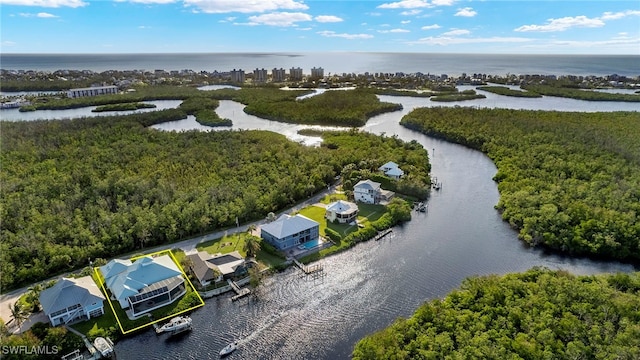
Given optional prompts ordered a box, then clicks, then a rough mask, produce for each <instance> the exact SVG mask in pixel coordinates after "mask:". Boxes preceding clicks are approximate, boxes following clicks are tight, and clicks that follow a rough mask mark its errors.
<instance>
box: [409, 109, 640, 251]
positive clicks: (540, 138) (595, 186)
mask: <svg viewBox="0 0 640 360" xmlns="http://www.w3.org/2000/svg"><path fill="white" fill-rule="evenodd" d="M402 124H403V125H404V126H407V127H409V128H412V129H416V130H418V131H421V132H424V133H426V134H429V135H432V136H436V137H440V138H444V139H447V140H450V141H454V142H457V143H461V144H464V145H467V146H470V147H472V148H475V149H478V150H481V151H483V152H485V153H487V155H488V156H489V157H491V159H492V160H493V161H494V162H495V164H496V166H497V168H498V172H497V173H496V175H495V178H494V179H495V180H496V181H497V182H498V190H499V191H500V201H499V203H498V204H497V206H496V207H497V208H498V209H499V210H500V211H501V212H502V217H503V218H504V219H505V220H506V221H508V222H509V223H510V224H511V225H512V226H513V227H515V228H518V229H519V230H520V238H521V239H523V240H524V241H525V242H527V243H529V244H531V245H534V246H535V245H544V246H547V247H549V248H552V249H557V250H560V251H566V252H569V253H572V254H588V255H596V256H604V257H609V258H618V259H629V260H633V259H635V260H637V259H640V246H639V245H640V242H639V239H640V221H639V219H638V216H639V214H640V136H638V134H640V117H638V114H637V113H633V112H617V113H563V112H551V111H524V110H504V109H470V108H428V109H427V108H421V109H416V110H414V111H412V112H411V113H409V114H407V115H406V116H405V117H404V118H403V119H402Z"/></svg>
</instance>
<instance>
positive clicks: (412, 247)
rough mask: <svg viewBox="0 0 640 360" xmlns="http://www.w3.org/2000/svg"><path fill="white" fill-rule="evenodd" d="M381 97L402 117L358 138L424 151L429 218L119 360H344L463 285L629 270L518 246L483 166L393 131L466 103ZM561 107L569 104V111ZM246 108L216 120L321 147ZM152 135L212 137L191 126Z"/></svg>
mask: <svg viewBox="0 0 640 360" xmlns="http://www.w3.org/2000/svg"><path fill="white" fill-rule="evenodd" d="M492 95H493V94H492ZM380 98H381V99H382V100H383V101H389V102H400V103H402V104H403V106H404V109H403V110H402V111H398V112H394V113H387V114H383V115H379V116H376V117H374V118H372V119H370V120H369V121H368V122H367V124H366V125H365V126H364V127H363V129H364V130H365V131H369V132H372V133H376V134H382V133H384V134H386V135H387V136H391V135H397V136H398V137H400V138H401V139H403V140H406V141H410V140H416V141H418V142H419V143H421V144H422V145H423V146H424V147H425V148H426V149H428V150H429V155H430V156H431V163H432V170H433V171H432V172H433V176H435V177H437V179H438V182H442V184H443V187H442V189H441V190H440V191H438V192H433V193H432V196H431V198H430V199H429V203H428V212H427V213H415V212H414V213H413V219H412V221H410V222H409V223H407V224H404V225H403V226H400V227H396V228H394V232H393V233H392V234H391V235H390V236H387V237H385V238H384V239H382V240H380V241H369V242H365V243H361V244H358V245H357V246H355V247H354V248H352V249H350V250H349V251H346V252H342V253H339V254H337V255H334V256H331V257H328V258H326V259H323V260H321V261H320V262H321V263H322V264H323V266H324V276H322V277H319V278H312V277H304V276H301V274H300V271H299V270H296V269H294V268H290V269H288V270H286V271H284V272H282V273H278V274H275V275H273V276H271V277H269V278H267V279H266V280H265V281H264V282H263V286H261V288H260V289H259V291H258V293H257V295H256V296H255V297H249V298H246V299H244V300H241V301H238V302H232V301H231V299H230V295H223V296H220V297H218V298H213V299H209V300H207V302H206V305H205V306H204V307H202V308H200V309H198V310H197V311H195V312H194V313H193V314H192V315H191V316H192V318H193V322H194V323H193V328H194V330H193V331H192V332H190V333H187V334H185V335H184V336H182V337H178V338H166V337H165V336H157V335H156V334H155V332H154V331H153V330H152V329H150V330H147V331H145V332H143V333H141V334H138V335H136V336H132V337H129V338H126V339H124V340H122V341H120V342H119V343H118V344H117V345H116V353H117V355H118V358H120V359H137V358H145V359H208V358H218V352H219V351H220V349H222V348H223V347H224V346H225V345H226V344H227V343H229V342H231V341H233V340H235V339H240V346H239V348H238V350H237V351H236V352H235V353H233V354H232V355H231V356H229V358H230V359H287V360H289V359H347V358H349V357H350V354H351V351H352V350H353V346H354V345H355V343H356V342H357V341H358V340H359V339H360V338H362V337H363V336H365V335H367V334H370V333H372V332H375V331H377V330H380V329H382V328H384V327H386V326H388V325H389V324H391V323H392V322H393V321H394V320H395V319H397V318H398V317H407V316H410V315H411V314H412V313H413V312H414V311H415V310H416V308H417V307H418V306H420V304H421V303H423V302H425V301H428V300H430V299H434V298H440V297H443V296H444V295H446V294H447V293H448V292H450V291H451V290H453V289H454V288H456V287H458V286H459V285H460V283H461V281H462V280H463V279H464V278H466V277H469V276H474V275H486V274H504V273H508V272H519V271H525V270H527V269H529V268H531V267H534V266H545V267H548V268H551V269H565V270H568V271H570V272H572V273H575V274H594V273H601V272H616V271H633V270H634V268H633V267H632V266H630V265H625V264H621V263H617V262H600V261H593V260H589V259H582V258H572V257H564V256H559V255H556V254H548V253H545V252H543V251H541V250H538V249H531V248H528V247H526V246H524V245H523V244H522V243H521V242H520V241H519V240H518V239H517V233H516V232H515V231H514V230H513V229H511V228H510V227H509V226H508V224H507V223H505V222H503V221H502V220H501V217H500V215H499V214H498V213H497V211H496V210H495V209H494V205H495V204H496V203H497V202H498V191H497V187H496V184H495V183H494V182H493V181H492V177H493V175H494V174H495V172H496V168H495V166H494V164H493V163H492V162H491V161H490V160H489V158H487V157H486V156H485V155H484V154H482V153H480V152H478V151H474V150H471V149H468V148H465V147H463V146H459V145H456V144H452V143H448V142H444V141H440V140H437V139H433V138H429V137H427V136H424V135H422V134H419V133H417V132H414V131H411V130H408V129H405V128H403V127H401V126H400V125H399V121H400V119H401V117H402V116H403V115H405V114H406V113H408V112H409V111H411V110H412V109H413V108H415V107H418V106H433V105H445V106H455V105H467V103H465V104H455V103H452V104H436V103H433V102H430V101H429V99H422V98H409V97H388V96H381V97H380ZM492 98H493V97H491V98H489V97H488V98H487V99H485V100H491V99H492ZM502 98H505V99H500V97H499V96H498V95H496V98H495V99H496V100H493V102H492V103H491V104H493V105H486V104H489V102H488V101H485V102H483V103H482V104H485V105H483V106H491V107H503V106H500V105H499V104H498V105H496V103H505V104H516V105H512V106H504V107H510V108H514V107H515V108H520V107H518V106H525V105H523V104H525V103H526V106H534V108H536V109H547V110H551V109H553V110H567V111H574V110H575V111H595V110H593V109H597V110H598V111H617V110H623V108H624V107H627V106H628V108H626V109H627V110H634V111H639V110H640V109H639V106H640V105H639V104H631V105H629V104H626V103H597V104H593V105H589V106H592V107H591V108H589V107H586V106H582V105H585V103H587V102H584V101H580V104H581V105H580V106H577V107H576V108H575V109H574V106H575V105H574V101H579V100H568V99H560V100H558V99H557V98H548V97H545V98H542V99H525V100H520V99H514V98H506V97H502ZM545 99H550V100H551V102H550V103H547V102H545ZM531 100H533V101H531ZM534 101H537V102H534ZM558 104H560V106H558ZM562 104H569V105H567V106H568V108H565V107H564V106H562ZM469 105H472V106H476V105H474V104H469ZM478 106H479V105H478ZM621 107H622V108H621ZM242 108H243V105H241V104H238V103H235V102H232V101H222V102H221V104H220V106H219V108H218V109H217V112H218V114H219V115H220V116H221V117H226V118H230V119H232V120H233V122H234V126H233V128H243V129H264V130H271V131H276V132H279V133H282V134H284V135H286V136H288V137H290V138H292V139H294V140H296V141H301V142H305V143H307V144H316V143H317V142H318V141H319V140H318V139H317V138H310V137H301V136H300V135H297V134H296V131H297V129H299V128H302V126H295V125H291V124H282V123H277V122H272V121H266V120H262V119H259V118H256V117H254V116H251V115H247V114H245V113H244V112H243V111H242ZM523 108H527V107H523ZM154 127H155V128H157V129H163V130H190V129H201V130H211V129H210V128H207V127H202V126H201V125H199V124H198V123H197V122H195V119H193V118H188V119H186V120H180V121H175V122H169V123H164V124H160V125H156V126H154Z"/></svg>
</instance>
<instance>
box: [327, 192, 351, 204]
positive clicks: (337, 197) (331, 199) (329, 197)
mask: <svg viewBox="0 0 640 360" xmlns="http://www.w3.org/2000/svg"><path fill="white" fill-rule="evenodd" d="M338 200H348V199H347V195H345V194H343V193H333V194H330V195H325V197H323V198H322V200H320V202H321V203H323V204H331V203H332V202H334V201H338Z"/></svg>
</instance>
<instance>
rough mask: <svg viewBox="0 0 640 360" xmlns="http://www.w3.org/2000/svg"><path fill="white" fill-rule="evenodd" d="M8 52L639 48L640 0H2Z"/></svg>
mask: <svg viewBox="0 0 640 360" xmlns="http://www.w3.org/2000/svg"><path fill="white" fill-rule="evenodd" d="M0 7H1V9H0V10H1V11H0V19H1V25H0V30H1V32H0V40H1V42H0V52H2V53H209V52H214V53H215V52H292V51H295V52H313V51H321V52H326V51H361V52H427V53H496V54H502V53H504V54H620V55H624V54H629V55H640V2H638V1H635V0H624V1H589V0H583V1H574V0H566V1H545V0H540V1H514V0H512V1H498V0H496V1H493V0H485V1H482V0H480V1H478V0H476V1H470V0H401V1H369V0H362V1H348V0H346V1H337V0H334V1H331V0H324V1H322V0H321V1H302V0H259V1H249V0H246V1H245V0H101V1H91V0H0Z"/></svg>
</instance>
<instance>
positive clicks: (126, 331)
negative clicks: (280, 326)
mask: <svg viewBox="0 0 640 360" xmlns="http://www.w3.org/2000/svg"><path fill="white" fill-rule="evenodd" d="M165 253H166V254H165ZM167 254H168V255H169V257H171V260H173V262H174V263H175V264H176V265H177V266H178V269H180V272H181V273H182V276H183V277H184V278H185V279H186V280H187V283H188V284H189V286H190V287H191V290H192V291H193V292H194V293H195V294H196V295H197V296H198V299H199V300H200V304H198V305H196V306H193V307H190V308H188V309H186V310H182V311H180V312H179V313H175V314H171V315H167V316H165V317H163V318H161V319H158V320H154V321H151V322H149V323H147V324H144V325H140V326H138V327H135V328H133V329H129V330H124V328H123V327H122V322H121V321H120V318H119V317H118V313H117V312H116V309H115V308H114V307H113V303H112V302H111V298H110V297H109V296H108V295H109V293H108V292H107V289H106V288H105V287H104V284H105V281H104V279H103V278H102V274H100V272H99V270H98V269H99V267H97V266H96V267H94V268H93V271H94V273H95V275H96V278H97V279H98V280H99V282H100V283H99V284H98V285H100V288H101V289H102V291H103V292H104V294H105V295H107V296H105V297H106V298H107V301H108V302H109V306H110V307H111V311H112V312H113V316H115V318H116V321H117V322H118V326H119V327H120V331H121V332H122V334H123V335H126V334H129V333H132V332H134V331H137V330H140V329H143V328H145V327H147V326H150V325H153V324H156V323H158V322H161V321H165V320H168V319H170V318H173V317H174V316H177V315H180V314H183V313H186V312H188V311H191V310H194V309H197V308H199V307H201V306H204V300H203V299H202V297H201V296H200V294H199V293H198V292H197V291H196V289H195V287H194V286H193V284H192V283H191V280H189V277H188V276H187V274H186V273H185V272H184V269H182V266H180V263H179V262H178V260H176V258H175V256H173V253H172V252H171V250H162V251H157V252H154V253H151V254H144V255H139V256H135V257H132V258H131V259H129V260H131V261H135V260H137V259H140V258H143V257H147V256H151V257H153V256H161V255H167ZM118 306H119V305H118Z"/></svg>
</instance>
